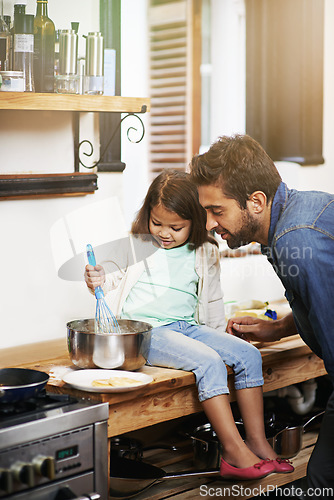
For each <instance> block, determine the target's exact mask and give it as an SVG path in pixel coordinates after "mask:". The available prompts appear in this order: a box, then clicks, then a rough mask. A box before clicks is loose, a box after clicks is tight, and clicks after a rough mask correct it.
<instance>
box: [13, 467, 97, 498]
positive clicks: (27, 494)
mask: <svg viewBox="0 0 334 500" xmlns="http://www.w3.org/2000/svg"><path fill="white" fill-rule="evenodd" d="M10 499H11V500H66V499H73V500H84V499H85V500H86V499H87V500H97V499H101V500H105V499H103V497H102V496H101V495H100V494H99V493H96V492H94V474H93V472H90V473H87V474H82V475H78V476H75V477H72V478H69V479H67V480H63V481H58V482H56V483H52V484H49V485H47V486H41V487H38V488H32V489H31V490H26V491H24V492H21V493H16V494H15V493H14V495H11V496H10Z"/></svg>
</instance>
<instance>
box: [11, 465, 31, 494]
mask: <svg viewBox="0 0 334 500" xmlns="http://www.w3.org/2000/svg"><path fill="white" fill-rule="evenodd" d="M12 471H13V475H14V479H15V480H16V481H18V482H19V483H21V484H26V485H27V486H29V488H32V487H33V486H34V484H35V477H34V466H33V464H30V463H28V462H15V463H14V464H13V465H12Z"/></svg>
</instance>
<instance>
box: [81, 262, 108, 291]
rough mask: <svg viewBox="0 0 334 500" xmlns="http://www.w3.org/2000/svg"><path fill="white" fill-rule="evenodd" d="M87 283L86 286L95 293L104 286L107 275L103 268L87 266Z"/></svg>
mask: <svg viewBox="0 0 334 500" xmlns="http://www.w3.org/2000/svg"><path fill="white" fill-rule="evenodd" d="M84 276H85V281H86V285H87V286H88V288H89V289H90V290H92V291H93V292H94V290H95V288H96V287H98V286H101V287H102V286H103V285H104V282H105V280H106V274H105V272H104V269H103V267H102V266H99V265H97V266H95V267H94V266H91V265H90V264H87V266H86V267H85V275H84Z"/></svg>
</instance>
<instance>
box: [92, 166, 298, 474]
mask: <svg viewBox="0 0 334 500" xmlns="http://www.w3.org/2000/svg"><path fill="white" fill-rule="evenodd" d="M205 218H206V217H205V212H204V210H203V208H202V207H201V206H200V204H199V201H198V194H197V189H196V187H195V186H194V185H193V184H192V182H191V181H190V179H189V176H188V174H186V173H184V172H176V171H164V172H163V173H161V174H160V175H159V176H158V177H156V179H155V180H154V181H153V182H152V184H151V186H150V188H149V190H148V193H147V195H146V198H145V200H144V204H143V206H142V208H141V209H140V210H139V212H138V215H137V217H136V219H135V221H134V222H133V225H132V229H131V233H132V235H134V236H135V237H140V238H142V239H146V240H147V239H149V240H151V242H152V244H153V245H154V246H155V252H154V253H152V254H151V256H150V257H149V258H148V259H147V261H146V263H145V264H144V263H143V261H142V262H140V263H139V264H136V265H132V266H129V267H128V268H127V269H125V270H123V271H121V272H118V273H113V274H112V275H110V276H107V277H106V275H105V272H104V269H103V267H102V266H99V265H98V266H95V267H93V266H90V265H87V266H86V272H85V279H86V283H87V286H88V287H89V288H90V289H91V291H94V288H95V287H96V286H99V285H100V286H102V287H103V289H104V292H105V293H107V292H108V291H110V290H111V289H115V288H117V290H116V297H115V300H114V306H115V307H116V308H114V309H113V310H114V312H115V313H116V315H117V316H118V317H121V318H126V319H136V320H140V321H146V322H148V323H150V324H151V325H152V326H153V329H152V337H151V346H150V350H149V355H148V360H147V362H148V364H151V365H155V366H163V367H168V368H176V369H181V370H187V371H192V372H193V373H194V374H195V377H196V384H197V387H198V395H199V400H200V401H201V402H202V405H203V409H204V411H205V413H206V415H207V417H208V419H209V420H210V422H211V424H212V426H213V428H214V430H215V432H216V434H217V436H218V438H219V440H220V442H221V443H222V446H223V459H222V461H221V467H220V473H221V476H222V477H225V478H234V479H255V478H259V477H264V476H266V475H268V474H270V473H271V472H274V471H276V472H292V471H293V470H294V469H293V467H292V465H290V463H289V462H288V461H287V460H281V459H279V458H277V455H276V454H275V452H274V451H273V449H272V448H271V447H270V445H269V444H268V442H267V440H266V437H265V431H264V423H263V398H262V385H263V378H262V362H261V355H260V352H259V351H258V349H256V348H255V347H254V346H253V345H251V344H249V343H248V342H245V341H243V340H241V339H239V338H237V337H234V336H232V335H229V334H227V333H226V332H225V326H226V324H225V315H224V304H223V298H222V291H221V285H220V265H219V257H218V249H217V246H216V244H215V243H214V240H213V239H212V240H211V239H210V237H209V236H208V234H207V232H206V229H205ZM225 364H226V365H228V366H230V367H232V368H233V371H234V380H235V389H236V394H237V402H238V405H239V409H240V412H241V415H242V418H243V421H244V426H245V432H246V440H245V442H244V441H243V440H242V438H241V437H240V434H239V431H238V429H237V427H236V425H235V422H234V418H233V415H232V411H231V407H230V404H229V399H228V393H229V390H228V386H227V369H226V366H225ZM264 459H269V460H264Z"/></svg>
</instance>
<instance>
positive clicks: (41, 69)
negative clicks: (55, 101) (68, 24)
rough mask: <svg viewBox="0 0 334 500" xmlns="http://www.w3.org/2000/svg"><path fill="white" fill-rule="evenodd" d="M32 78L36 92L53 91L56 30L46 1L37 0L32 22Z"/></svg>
mask: <svg viewBox="0 0 334 500" xmlns="http://www.w3.org/2000/svg"><path fill="white" fill-rule="evenodd" d="M34 34H35V48H34V79H35V90H36V92H54V60H55V41H56V31H55V25H54V23H53V21H51V19H50V18H49V17H48V1H47V0H37V8H36V16H35V22H34Z"/></svg>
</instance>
